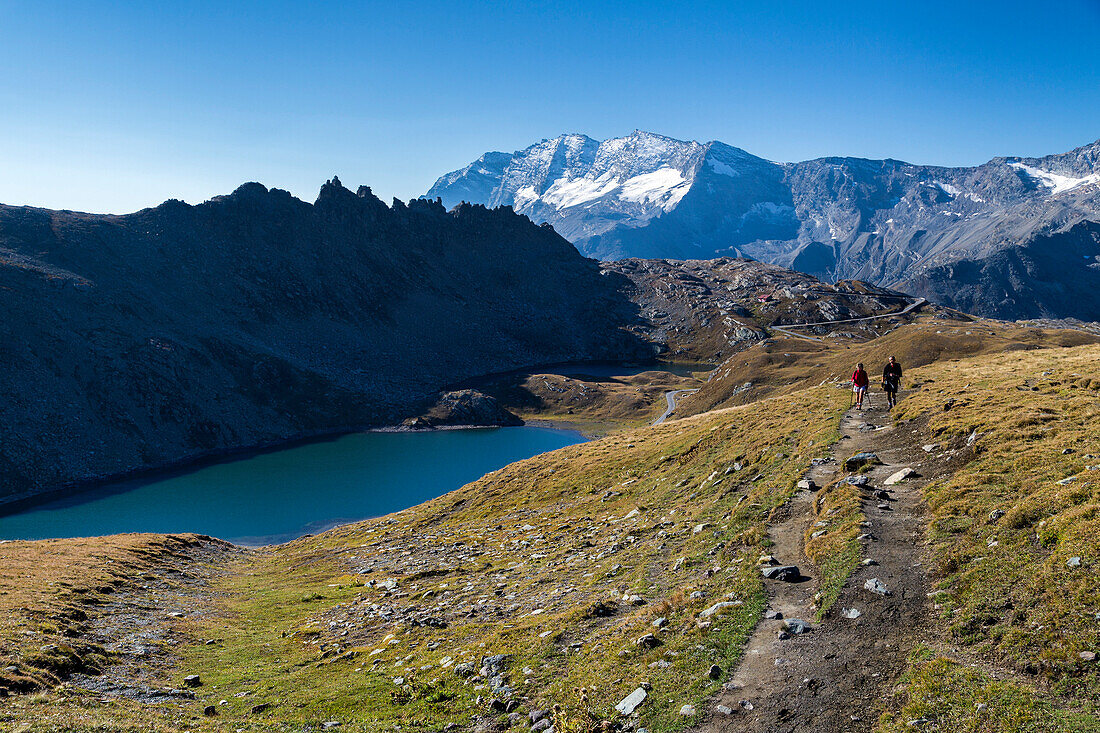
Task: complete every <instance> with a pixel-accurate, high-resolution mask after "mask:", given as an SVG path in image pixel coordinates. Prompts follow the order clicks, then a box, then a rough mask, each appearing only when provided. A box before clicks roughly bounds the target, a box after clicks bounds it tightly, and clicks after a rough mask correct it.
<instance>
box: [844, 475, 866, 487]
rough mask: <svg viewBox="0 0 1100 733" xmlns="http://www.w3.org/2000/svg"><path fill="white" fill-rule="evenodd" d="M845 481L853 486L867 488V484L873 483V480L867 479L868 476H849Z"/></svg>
mask: <svg viewBox="0 0 1100 733" xmlns="http://www.w3.org/2000/svg"><path fill="white" fill-rule="evenodd" d="M844 480H845V481H846V482H848V483H849V484H851V485H852V486H866V485H867V484H869V483H871V479H869V478H867V477H866V476H849V477H848V478H846V479H844Z"/></svg>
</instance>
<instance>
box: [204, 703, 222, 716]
mask: <svg viewBox="0 0 1100 733" xmlns="http://www.w3.org/2000/svg"><path fill="white" fill-rule="evenodd" d="M202 714H203V715H205V716H206V717H208V718H213V717H214V716H215V715H217V714H218V708H217V706H216V705H207V706H206V707H204V708H203V709H202Z"/></svg>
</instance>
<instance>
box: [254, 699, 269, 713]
mask: <svg viewBox="0 0 1100 733" xmlns="http://www.w3.org/2000/svg"><path fill="white" fill-rule="evenodd" d="M270 709H271V703H266V702H261V703H260V704H258V705H253V706H252V714H253V715H259V714H260V713H262V712H264V711H265V710H270Z"/></svg>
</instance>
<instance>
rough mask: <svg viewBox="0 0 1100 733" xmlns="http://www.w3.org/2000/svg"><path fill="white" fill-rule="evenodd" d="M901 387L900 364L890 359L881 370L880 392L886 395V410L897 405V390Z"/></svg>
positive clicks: (892, 358)
mask: <svg viewBox="0 0 1100 733" xmlns="http://www.w3.org/2000/svg"><path fill="white" fill-rule="evenodd" d="M900 387H901V364H898V362H897V359H895V358H894V357H892V356H891V357H890V361H888V362H886V366H885V367H883V369H882V391H883V392H885V393H886V409H887V410H889V409H890V408H891V407H893V406H895V405H896V404H898V389H899V388H900Z"/></svg>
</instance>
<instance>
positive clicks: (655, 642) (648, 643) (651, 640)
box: [634, 634, 661, 649]
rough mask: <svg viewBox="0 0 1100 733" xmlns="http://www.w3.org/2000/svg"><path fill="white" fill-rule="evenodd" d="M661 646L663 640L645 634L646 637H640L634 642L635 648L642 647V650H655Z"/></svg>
mask: <svg viewBox="0 0 1100 733" xmlns="http://www.w3.org/2000/svg"><path fill="white" fill-rule="evenodd" d="M660 645H661V640H660V639H658V638H657V637H656V636H654V635H653V634H645V635H644V636H639V637H638V638H637V639H635V640H634V646H637V647H641V648H642V649H653V648H654V647H657V646H660Z"/></svg>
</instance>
